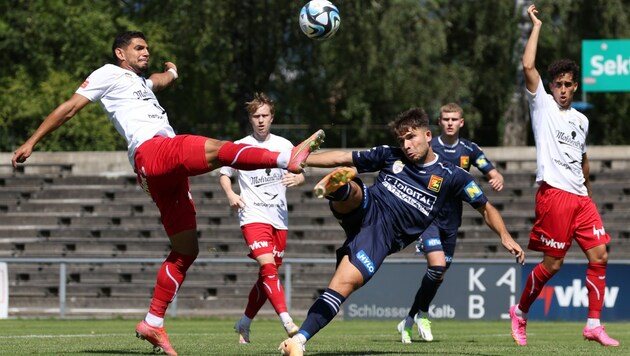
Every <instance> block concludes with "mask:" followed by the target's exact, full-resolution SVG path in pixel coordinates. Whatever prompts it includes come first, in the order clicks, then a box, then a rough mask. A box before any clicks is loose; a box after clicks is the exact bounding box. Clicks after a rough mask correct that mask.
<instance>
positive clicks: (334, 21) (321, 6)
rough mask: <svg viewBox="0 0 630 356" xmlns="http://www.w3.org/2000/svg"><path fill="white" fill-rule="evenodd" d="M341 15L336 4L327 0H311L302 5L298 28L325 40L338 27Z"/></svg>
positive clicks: (308, 34) (317, 38) (310, 35)
mask: <svg viewBox="0 0 630 356" xmlns="http://www.w3.org/2000/svg"><path fill="white" fill-rule="evenodd" d="M340 23H341V16H339V10H338V9H337V6H335V5H334V4H333V3H331V2H330V1H327V0H312V1H309V2H307V3H306V4H305V5H304V6H302V10H301V11H300V28H301V29H302V32H304V34H305V35H306V36H308V37H309V38H312V39H316V40H325V39H327V38H330V37H332V35H334V34H335V32H337V30H338V29H339V24H340Z"/></svg>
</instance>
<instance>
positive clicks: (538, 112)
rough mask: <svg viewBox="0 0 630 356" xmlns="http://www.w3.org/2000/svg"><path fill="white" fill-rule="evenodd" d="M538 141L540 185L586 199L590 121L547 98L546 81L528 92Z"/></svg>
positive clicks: (537, 161)
mask: <svg viewBox="0 0 630 356" xmlns="http://www.w3.org/2000/svg"><path fill="white" fill-rule="evenodd" d="M527 100H528V101H529V110H530V113H531V117H532V128H533V131H534V138H535V140H536V166H537V168H536V182H537V183H538V184H540V183H541V182H543V181H544V182H546V183H547V184H549V185H551V186H552V187H555V188H558V189H562V190H564V191H567V192H569V193H574V194H578V195H583V196H586V195H588V191H587V189H586V186H585V185H584V172H583V170H582V155H583V154H584V153H586V135H587V134H588V119H587V118H586V116H584V114H582V113H581V112H579V111H577V110H575V109H574V108H570V109H566V110H565V109H562V108H561V107H560V106H559V105H558V104H557V103H556V101H555V100H554V99H553V96H551V95H549V94H547V92H546V91H545V87H544V85H543V82H542V79H541V80H540V81H539V83H538V87H537V89H536V92H535V93H531V92H529V91H527Z"/></svg>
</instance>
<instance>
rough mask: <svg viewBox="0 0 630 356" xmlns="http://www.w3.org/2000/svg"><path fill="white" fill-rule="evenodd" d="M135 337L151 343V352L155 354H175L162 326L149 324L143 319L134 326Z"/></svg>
mask: <svg viewBox="0 0 630 356" xmlns="http://www.w3.org/2000/svg"><path fill="white" fill-rule="evenodd" d="M136 337H137V338H139V339H141V340H147V341H148V342H150V343H151V344H152V345H153V352H154V353H156V354H162V353H164V354H166V355H174V356H177V352H175V350H174V349H173V346H171V342H170V341H169V340H168V336H167V335H166V331H165V330H164V328H163V327H161V328H158V327H155V326H151V325H149V324H147V323H146V321H144V320H143V321H141V322H140V323H139V324H138V326H136Z"/></svg>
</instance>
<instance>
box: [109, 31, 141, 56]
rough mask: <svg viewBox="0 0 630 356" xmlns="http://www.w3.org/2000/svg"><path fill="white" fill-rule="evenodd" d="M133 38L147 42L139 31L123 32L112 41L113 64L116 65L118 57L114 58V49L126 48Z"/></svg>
mask: <svg viewBox="0 0 630 356" xmlns="http://www.w3.org/2000/svg"><path fill="white" fill-rule="evenodd" d="M134 38H142V39H143V40H145V41H146V40H147V38H146V37H145V36H144V33H142V32H140V31H125V32H123V33H121V34H119V35H118V36H116V38H115V39H114V43H113V44H112V56H113V58H114V62H116V63H118V57H116V48H127V46H129V44H130V43H131V40H133V39H134Z"/></svg>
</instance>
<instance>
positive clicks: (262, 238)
mask: <svg viewBox="0 0 630 356" xmlns="http://www.w3.org/2000/svg"><path fill="white" fill-rule="evenodd" d="M241 231H242V232H243V237H244V238H245V242H246V243H247V245H248V246H249V251H250V252H249V254H248V255H247V256H249V257H250V258H253V259H256V257H258V256H260V255H264V254H266V253H272V254H273V258H274V260H275V262H276V266H278V267H279V266H280V265H282V258H283V257H284V248H285V247H286V246H287V230H278V229H276V228H275V227H273V226H271V225H269V224H263V223H252V224H245V225H243V226H241Z"/></svg>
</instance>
